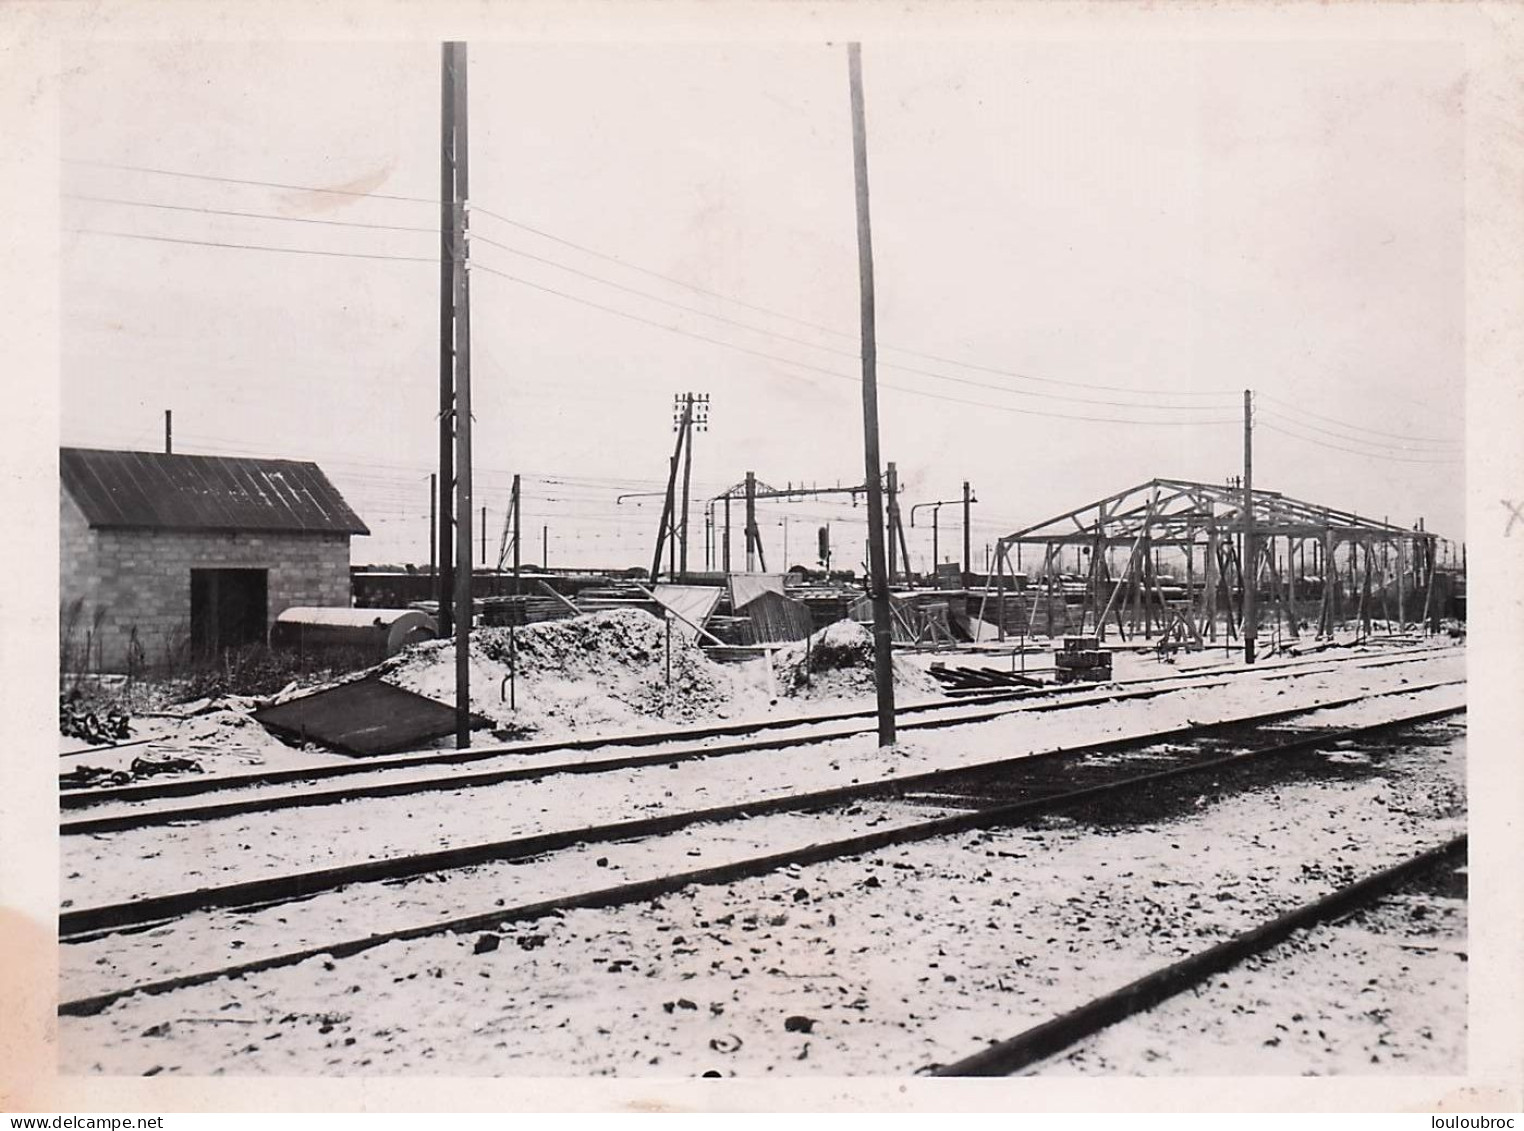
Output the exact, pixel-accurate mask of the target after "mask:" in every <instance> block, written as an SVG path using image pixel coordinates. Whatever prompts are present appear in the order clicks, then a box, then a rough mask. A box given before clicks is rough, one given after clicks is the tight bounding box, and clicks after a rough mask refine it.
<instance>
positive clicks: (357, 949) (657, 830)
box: [59, 688, 1464, 1015]
mask: <svg viewBox="0 0 1524 1131" xmlns="http://www.w3.org/2000/svg"><path fill="white" fill-rule="evenodd" d="M1403 690H1404V691H1405V692H1406V691H1409V690H1411V689H1407V688H1404V689H1403ZM1316 709H1323V708H1321V707H1320V708H1316ZM1463 711H1464V707H1455V706H1452V707H1447V708H1444V709H1441V710H1430V711H1426V712H1422V713H1419V714H1415V715H1408V716H1405V717H1403V718H1399V719H1392V720H1387V721H1383V722H1380V723H1375V724H1370V725H1366V726H1360V727H1355V728H1345V729H1341V730H1334V731H1324V732H1319V733H1314V734H1304V735H1301V736H1298V737H1295V738H1292V739H1290V740H1289V741H1276V742H1271V743H1268V744H1263V745H1258V746H1254V747H1251V748H1249V749H1234V750H1233V751H1232V752H1231V753H1223V752H1222V748H1221V747H1220V746H1219V747H1215V748H1204V747H1203V746H1202V745H1201V744H1200V743H1199V742H1198V743H1197V744H1196V745H1195V746H1190V745H1189V744H1187V745H1185V746H1184V747H1182V745H1181V743H1180V742H1179V741H1177V740H1189V739H1191V738H1192V737H1193V733H1192V731H1191V730H1189V729H1188V730H1175V731H1170V732H1167V733H1166V734H1163V735H1158V734H1156V735H1152V736H1147V739H1146V740H1145V739H1142V738H1133V739H1127V740H1118V741H1116V742H1111V743H1105V744H1101V745H1100V746H1094V745H1092V746H1091V747H1089V748H1087V749H1086V751H1084V753H1085V754H1088V755H1089V756H1091V758H1092V759H1093V764H1092V765H1091V767H1090V771H1091V772H1090V774H1089V777H1088V779H1087V784H1084V785H1081V786H1079V787H1078V788H1072V787H1071V788H1064V789H1058V790H1056V791H1055V789H1054V787H1053V785H1052V783H1051V782H1049V783H1034V782H1030V781H1029V783H1028V784H1029V786H1032V788H1031V789H1029V793H1035V794H1036V795H1032V796H1025V797H1022V798H1021V799H1019V800H1015V801H1011V800H996V801H994V802H993V803H989V804H980V805H978V806H976V807H974V808H971V809H965V810H964V811H960V812H956V813H953V814H951V815H941V816H935V817H932V818H930V819H918V818H914V817H912V816H906V815H904V814H901V815H900V817H899V818H897V820H896V821H895V822H893V823H892V827H889V828H885V829H879V830H878V831H872V832H868V831H864V828H865V826H866V827H871V825H874V824H879V823H881V821H883V820H884V819H885V817H884V814H883V812H882V811H877V812H874V813H869V812H867V811H866V809H865V807H864V803H865V802H868V801H870V800H876V801H884V800H892V799H896V798H906V797H910V796H912V795H913V794H914V793H915V791H917V790H925V789H932V790H935V789H936V788H938V787H940V786H947V785H952V784H957V783H958V782H959V781H960V777H959V776H960V775H962V785H963V786H964V787H965V789H966V786H967V784H968V780H967V779H968V775H969V773H970V768H969V767H959V768H958V769H956V770H951V771H938V772H935V773H931V774H922V775H910V776H906V777H904V778H901V779H899V780H897V781H895V780H888V781H875V782H872V783H866V784H863V785H859V786H854V787H849V788H847V789H838V790H828V791H819V792H816V793H814V794H806V795H795V796H792V797H785V798H775V799H769V800H767V801H765V802H752V803H750V804H746V805H736V806H729V807H725V808H724V809H723V810H707V811H704V810H699V811H692V812H688V813H683V814H673V815H669V816H665V817H660V818H652V819H648V820H644V821H635V822H621V823H617V824H615V825H608V826H601V827H596V828H591V829H579V830H571V831H568V832H564V833H552V834H541V835H539V836H535V837H528V838H520V839H519V840H517V841H512V842H500V843H498V844H494V845H487V846H481V845H478V846H470V847H469V848H467V849H463V850H454V854H453V855H438V854H436V855H434V856H432V857H428V858H425V857H412V858H403V859H398V860H391V861H374V862H367V863H366V864H363V865H356V866H352V867H350V868H347V869H338V870H329V871H327V872H323V873H304V874H302V875H298V876H284V877H278V878H272V879H270V880H264V881H255V882H253V883H249V884H238V885H228V886H227V887H225V888H222V889H201V890H198V891H196V892H186V893H178V894H176V895H171V896H155V897H151V898H148V899H143V900H136V901H129V902H128V903H125V904H119V905H108V906H104V907H96V908H86V909H79V910H76V911H66V912H65V913H64V914H63V915H62V916H61V917H60V934H61V937H62V938H63V941H65V942H68V943H74V944H80V945H88V944H89V943H90V942H91V940H98V939H101V938H102V937H104V936H107V935H109V936H110V941H111V943H112V944H113V945H114V946H116V947H120V946H122V945H127V944H124V940H125V939H126V936H125V935H124V934H121V933H120V932H129V931H131V932H141V931H143V930H145V929H147V928H149V927H152V926H154V925H156V924H162V923H165V922H166V921H169V920H172V919H179V918H181V917H183V916H188V915H193V914H199V913H202V912H209V911H214V909H222V910H227V909H229V908H235V907H236V908H244V909H248V908H254V907H261V906H263V907H275V908H277V909H280V910H288V908H286V907H285V906H284V905H286V904H287V903H288V901H292V900H300V901H307V900H316V901H318V902H321V899H322V893H324V892H334V891H336V890H337V889H339V888H342V887H344V886H345V885H361V884H367V883H375V882H378V881H379V882H381V883H387V884H389V885H390V884H394V883H395V882H396V881H397V880H399V879H401V878H403V877H404V876H405V875H407V876H414V877H416V876H419V875H423V874H426V873H437V872H438V871H439V870H440V869H445V868H449V869H457V870H458V869H470V868H472V867H475V866H479V865H481V864H483V863H485V862H487V861H488V860H492V861H494V862H496V863H501V862H503V861H513V860H520V861H523V860H527V859H530V858H543V857H544V854H547V853H552V852H558V851H562V850H565V849H574V848H584V847H586V846H587V845H588V844H592V843H603V842H608V841H615V840H617V841H621V842H622V843H623V844H625V845H628V844H630V843H632V842H638V841H637V838H639V839H644V840H651V841H658V842H660V841H662V838H667V839H668V840H670V839H671V838H672V834H674V833H676V832H678V831H680V830H683V829H685V828H689V827H691V826H694V825H698V824H710V825H713V824H715V823H716V822H745V821H747V820H752V821H755V820H758V819H759V818H763V817H765V815H767V814H777V813H786V812H795V813H798V812H810V811H821V810H834V811H835V813H834V816H833V818H832V819H833V820H836V821H837V822H838V824H839V825H840V832H844V833H846V834H847V835H836V836H834V837H832V838H831V839H826V840H821V839H819V829H818V828H816V829H806V830H804V835H805V843H803V844H802V845H797V846H795V847H792V848H789V849H787V850H785V851H781V852H776V851H775V852H765V853H762V854H760V855H750V856H748V855H744V854H743V855H741V856H739V857H738V858H735V859H732V860H729V861H727V862H725V863H722V864H719V865H717V866H711V867H707V868H699V869H693V870H684V871H661V872H659V873H658V874H656V875H652V876H650V877H648V878H646V879H642V880H638V881H635V882H632V883H624V884H616V885H613V886H606V887H600V888H594V889H592V890H582V891H578V892H573V893H570V894H567V893H561V894H557V895H553V896H551V897H549V898H543V899H537V900H532V901H529V902H525V903H520V904H517V905H515V906H502V904H503V902H504V901H503V900H501V899H499V900H498V901H497V902H498V904H499V906H495V907H491V908H489V909H484V910H481V911H479V912H475V913H472V914H467V915H459V914H455V915H452V916H451V917H449V918H436V919H433V920H431V921H426V922H411V923H406V924H402V925H397V926H392V927H388V928H386V929H381V930H373V931H371V932H369V933H367V934H365V935H363V936H359V937H348V938H342V937H340V938H330V939H328V940H325V941H323V942H321V943H317V944H314V945H312V946H307V947H301V948H296V949H291V950H286V951H282V952H279V953H270V954H266V955H263V956H261V957H259V958H255V959H252V960H249V961H243V962H234V963H230V964H223V965H213V966H207V967H204V968H202V969H200V970H195V971H189V972H186V973H181V974H176V975H174V976H171V977H166V978H157V979H154V978H150V979H148V980H135V981H133V982H131V984H128V985H125V986H117V987H116V988H113V989H110V990H107V991H105V992H101V993H95V994H89V995H85V996H81V997H76V998H73V999H71V1000H68V1001H65V1002H64V1003H62V1004H61V1005H60V1007H59V1012H60V1013H61V1014H64V1015H89V1014H92V1013H95V1012H98V1011H99V1010H101V1009H104V1008H106V1007H107V1006H109V1005H110V1004H112V1003H113V1002H115V1001H117V1000H120V999H121V998H123V997H125V996H127V995H130V994H133V993H140V992H141V993H148V994H152V993H163V992H168V991H172V990H176V989H180V988H184V987H188V986H194V985H199V984H203V983H205V982H209V981H212V980H215V979H217V978H221V977H232V976H241V975H245V974H251V973H256V972H259V971H262V970H269V969H275V968H279V967H284V966H290V965H294V964H297V963H300V962H303V961H306V960H308V959H312V958H317V957H319V956H327V958H328V959H329V960H336V959H339V958H343V957H346V956H349V955H353V954H358V953H361V952H362V951H365V950H369V949H371V948H373V947H376V946H380V945H383V944H385V943H388V942H394V941H405V940H409V939H418V938H423V937H426V936H430V935H436V934H440V933H443V932H456V933H460V932H467V931H475V930H488V929H493V928H495V927H500V926H501V925H503V924H505V923H512V922H524V921H531V920H534V919H538V918H541V917H544V916H546V915H553V914H556V913H559V912H564V911H566V910H569V909H573V908H586V907H613V906H619V905H623V904H628V903H633V902H640V901H645V900H651V899H654V898H657V897H658V896H660V895H664V894H667V893H670V892H673V891H676V890H679V889H681V888H683V887H686V886H689V885H692V884H722V883H727V882H732V881H735V880H737V879H741V878H746V877H752V876H760V875H765V874H768V873H769V872H772V871H775V870H777V869H780V868H786V867H790V866H795V865H804V864H812V863H818V862H822V861H827V860H833V859H837V858H840V857H843V856H851V855H855V854H860V853H865V852H872V851H877V850H879V849H881V848H884V847H887V846H889V845H896V844H907V843H912V842H916V841H923V840H928V839H932V838H937V837H945V836H950V835H954V834H957V833H961V832H965V831H969V830H975V829H989V828H996V827H1002V826H1010V825H1013V824H1021V823H1024V822H1027V821H1030V820H1032V819H1035V818H1037V817H1041V816H1045V815H1049V814H1054V813H1059V812H1064V811H1073V810H1076V809H1083V808H1084V807H1086V806H1093V805H1097V804H1101V803H1104V802H1107V801H1111V802H1115V801H1116V800H1117V799H1119V798H1125V797H1126V796H1127V795H1128V793H1129V791H1138V790H1147V789H1158V788H1161V787H1165V786H1166V783H1171V782H1176V781H1180V780H1183V779H1186V778H1190V777H1192V776H1193V775H1201V774H1207V775H1216V776H1219V777H1221V776H1222V775H1224V774H1225V773H1227V772H1229V771H1236V770H1242V769H1243V768H1245V767H1247V766H1249V765H1251V764H1265V765H1269V764H1271V763H1272V762H1275V761H1278V760H1280V759H1284V758H1288V757H1290V756H1294V755H1296V754H1298V753H1306V752H1308V751H1313V750H1317V749H1319V748H1322V747H1326V746H1329V745H1334V744H1339V743H1348V742H1352V741H1367V740H1369V739H1372V738H1374V737H1377V736H1379V735H1381V734H1383V733H1385V732H1390V731H1392V730H1394V729H1402V728H1409V727H1415V726H1420V725H1422V724H1425V723H1428V722H1433V721H1435V720H1438V719H1442V718H1446V717H1449V716H1453V715H1456V714H1459V713H1461V712H1463ZM1303 713H1307V709H1303V710H1301V711H1296V710H1293V711H1284V712H1275V713H1274V714H1273V715H1269V716H1261V717H1260V718H1258V719H1257V720H1255V722H1256V723H1257V724H1258V725H1259V726H1260V727H1271V726H1274V725H1278V724H1283V723H1284V722H1285V721H1287V719H1289V718H1293V717H1295V716H1296V715H1298V714H1303ZM1246 722H1247V720H1236V721H1235V722H1234V723H1233V724H1224V726H1223V727H1220V728H1211V729H1212V730H1215V731H1219V732H1224V733H1225V731H1226V728H1227V727H1229V726H1234V727H1237V728H1238V733H1237V735H1235V736H1234V741H1235V743H1237V744H1238V745H1241V744H1242V742H1243V741H1244V738H1245V733H1246V729H1252V728H1246ZM1261 737H1263V736H1261ZM1126 750H1131V751H1132V752H1133V753H1135V754H1139V755H1144V754H1146V755H1147V757H1148V760H1149V763H1150V765H1151V767H1152V768H1151V769H1150V770H1149V772H1146V773H1143V774H1138V773H1136V772H1135V770H1136V767H1137V764H1138V763H1137V761H1136V760H1128V759H1119V758H1116V757H1110V760H1109V762H1108V761H1107V760H1106V759H1103V758H1100V757H1099V756H1100V755H1107V756H1115V755H1118V754H1121V753H1123V752H1124V751H1126ZM1065 756H1067V757H1069V758H1070V759H1073V758H1074V757H1075V756H1076V752H1075V751H1052V752H1048V753H1047V754H1045V755H1037V756H1027V757H1026V758H1022V759H1008V760H1003V761H1001V762H992V763H987V764H984V765H981V766H979V767H977V768H975V769H976V771H977V772H979V773H984V774H987V775H988V774H993V773H995V772H996V771H997V769H1003V770H1008V771H1010V772H1015V773H1019V772H1020V770H1021V766H1025V767H1026V769H1027V770H1028V771H1031V770H1033V769H1034V768H1037V769H1039V770H1046V769H1049V768H1051V767H1052V766H1053V765H1054V764H1056V763H1057V762H1058V761H1060V760H1061V759H1062V758H1063V757H1065ZM1018 763H1020V765H1018ZM1160 766H1163V767H1164V768H1159V767H1160ZM1108 767H1109V768H1108ZM1006 784H1007V785H1009V784H1010V782H1009V779H1008V778H1007V779H1006ZM843 807H845V809H843ZM912 808H913V807H908V808H907V809H906V812H907V813H908V812H910V809H912ZM854 817H855V818H858V819H857V820H856V821H854V820H853V818H854ZM691 854H692V853H691V852H690V855H691ZM600 864H601V862H600ZM420 869H422V870H420ZM483 882H484V883H485V884H486V887H487V890H492V891H496V890H499V889H498V888H497V887H495V886H492V885H493V883H494V881H493V878H492V877H490V876H488V877H485V879H484V881H483ZM388 891H389V892H391V893H392V894H391V895H389V896H388V897H387V898H389V899H391V900H392V901H393V902H395V901H396V896H395V888H392V887H390V886H389V887H388ZM456 898H458V897H457V896H452V897H451V898H450V899H449V900H447V901H446V903H445V904H443V906H450V907H452V908H456V907H458V905H457V904H456V903H455V902H454V900H455V899H456ZM478 898H482V899H483V902H485V897H484V896H482V895H479V896H478ZM321 911H322V909H321V908H315V909H314V914H321ZM281 922H282V923H284V922H285V919H284V918H282V919H281ZM233 945H240V944H238V943H234V944H233ZM133 977H135V978H136V977H140V975H134V976H133Z"/></svg>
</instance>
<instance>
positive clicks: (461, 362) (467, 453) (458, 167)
mask: <svg viewBox="0 0 1524 1131" xmlns="http://www.w3.org/2000/svg"><path fill="white" fill-rule="evenodd" d="M448 47H449V48H450V49H451V50H450V56H451V58H450V74H451V80H452V81H451V101H452V103H453V105H454V110H455V120H454V126H455V129H454V133H455V145H454V147H453V148H454V155H455V195H454V201H453V204H454V207H453V209H452V211H453V213H454V220H455V223H454V231H453V233H452V235H453V238H452V240H451V248H452V252H453V254H452V259H453V262H454V267H455V271H454V275H455V516H456V523H457V529H456V531H455V554H456V561H455V745H456V747H457V748H464V747H466V746H469V745H471V656H470V651H471V608H472V606H471V599H472V586H471V580H472V578H471V573H472V571H471V510H472V507H471V497H472V496H471V491H472V487H471V279H470V276H469V275H468V274H467V273H466V264H467V258H468V256H469V254H470V252H469V248H468V246H467V244H466V224H467V219H466V202H467V201H468V200H469V199H470V196H471V194H470V162H469V159H468V156H467V148H466V140H467V136H468V130H467V116H466V107H467V101H466V45H465V44H464V43H451V44H449V45H448Z"/></svg>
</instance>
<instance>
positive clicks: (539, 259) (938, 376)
mask: <svg viewBox="0 0 1524 1131" xmlns="http://www.w3.org/2000/svg"><path fill="white" fill-rule="evenodd" d="M471 238H472V240H473V242H480V243H484V244H488V245H490V246H492V247H496V248H499V249H501V250H502V251H505V252H507V253H508V254H510V255H517V256H520V257H521V258H524V259H528V260H531V261H532V262H535V263H542V264H545V265H546V266H549V267H553V268H555V269H556V270H558V271H565V272H567V273H568V274H571V275H576V276H578V277H579V278H583V279H589V280H591V281H593V282H595V283H599V284H601V285H603V286H606V287H613V288H615V289H616V290H620V291H624V292H626V293H628V294H632V295H637V296H639V297H640V298H644V299H648V300H650V301H652V302H659V303H662V304H664V305H666V306H671V307H674V308H676V309H677V310H681V311H684V312H686V313H688V314H696V315H698V316H699V317H700V318H711V319H714V320H715V321H716V322H723V323H725V324H726V325H728V326H736V327H739V328H740V329H742V330H747V331H749V332H751V333H754V334H764V335H766V336H768V337H772V338H778V339H779V340H781V341H785V342H791V343H793V344H794V345H799V346H804V347H805V348H806V349H814V350H821V351H823V352H825V353H831V354H835V355H837V356H838V357H846V358H851V359H852V360H853V361H860V360H861V359H862V355H861V354H860V353H859V352H858V351H856V350H846V349H838V348H837V347H835V346H824V345H821V344H819V343H818V342H811V341H807V340H806V339H804V338H798V337H794V336H793V335H791V334H780V333H779V332H778V331H776V330H769V329H767V328H766V327H765V326H756V325H753V324H752V323H750V322H742V321H740V320H739V319H735V318H729V317H727V316H725V315H723V314H714V313H712V312H710V311H707V310H703V309H700V308H699V307H696V306H689V305H688V304H687V303H681V302H676V301H674V300H672V299H669V298H664V297H662V296H661V295H653V294H651V293H650V292H649V291H643V290H640V289H639V288H638V287H630V286H626V285H625V284H623V283H617V282H614V281H613V280H611V279H606V278H604V277H603V276H601V275H595V274H593V273H592V272H590V271H582V270H579V269H578V268H575V267H568V266H567V265H566V264H564V263H557V262H556V261H555V260H553V259H546V258H545V257H543V256H539V255H534V254H532V253H530V252H527V251H523V250H521V249H519V248H515V247H510V246H509V245H508V244H505V243H501V242H499V241H497V240H494V239H492V238H490V237H488V236H483V235H481V234H480V233H477V234H475V235H473V236H472V237H471ZM948 364H959V363H957V362H949V363H948ZM880 367H881V368H884V369H895V370H899V371H900V372H902V373H914V374H916V375H918V376H921V377H930V378H932V379H934V380H937V381H949V382H953V383H955V384H959V385H970V386H973V387H975V388H980V389H990V390H993V391H995V392H1000V393H1005V394H1007V395H1009V396H1013V397H1037V398H1039V399H1042V400H1056V401H1072V402H1074V403H1076V404H1093V405H1102V406H1105V407H1108V408H1131V409H1143V410H1145V411H1171V410H1177V411H1181V412H1214V411H1219V410H1220V406H1218V405H1161V404H1152V403H1144V404H1138V403H1135V402H1127V401H1113V400H1097V399H1095V398H1092V397H1075V396H1069V395H1066V394H1063V393H1039V392H1033V391H1031V390H1029V389H1013V388H1011V387H1010V386H1009V385H997V384H994V383H993V382H990V381H976V380H973V379H972V378H968V377H957V376H953V375H951V374H947V373H934V372H932V371H931V370H929V369H919V368H916V367H915V366H909V365H899V364H896V363H894V362H890V361H881V362H880Z"/></svg>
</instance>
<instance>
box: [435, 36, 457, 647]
mask: <svg viewBox="0 0 1524 1131" xmlns="http://www.w3.org/2000/svg"><path fill="white" fill-rule="evenodd" d="M443 46H444V53H443V56H442V58H441V66H440V72H439V73H440V141H439V478H438V481H437V489H438V491H439V507H438V515H437V518H436V523H435V527H434V531H435V534H434V546H435V550H436V552H437V554H438V557H439V569H438V572H436V573H435V575H434V600H435V602H436V603H437V604H438V607H439V610H438V617H437V619H438V622H439V635H440V637H441V638H443V637H446V636H449V635H450V632H451V624H452V623H453V620H452V617H451V615H450V604H451V602H453V601H454V600H455V585H454V579H455V569H454V566H453V565H452V561H453V556H454V553H453V548H454V541H453V538H454V524H455V518H454V515H455V341H454V337H455V98H454V93H455V92H454V81H455V80H454V74H453V70H452V62H453V54H454V47H455V45H454V44H453V43H446V44H444V45H443Z"/></svg>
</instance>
